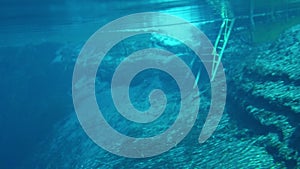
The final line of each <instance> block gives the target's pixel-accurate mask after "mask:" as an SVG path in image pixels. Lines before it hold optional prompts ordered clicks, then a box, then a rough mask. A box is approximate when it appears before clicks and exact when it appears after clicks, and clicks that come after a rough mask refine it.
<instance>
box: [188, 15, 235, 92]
mask: <svg viewBox="0 0 300 169" xmlns="http://www.w3.org/2000/svg"><path fill="white" fill-rule="evenodd" d="M234 22H235V19H227V18H225V19H223V23H222V25H221V28H220V31H219V34H218V37H217V39H216V42H215V45H214V49H213V52H212V55H213V60H212V74H211V81H213V80H214V79H215V76H216V74H217V70H218V67H219V65H220V62H221V59H222V57H223V54H224V51H225V48H226V46H227V43H228V40H229V37H230V34H231V31H232V28H233V25H234ZM193 64H194V60H193V61H192V65H193ZM200 74H201V69H200V70H199V72H198V74H197V76H196V79H195V83H194V88H195V87H196V86H197V84H198V81H199V79H200Z"/></svg>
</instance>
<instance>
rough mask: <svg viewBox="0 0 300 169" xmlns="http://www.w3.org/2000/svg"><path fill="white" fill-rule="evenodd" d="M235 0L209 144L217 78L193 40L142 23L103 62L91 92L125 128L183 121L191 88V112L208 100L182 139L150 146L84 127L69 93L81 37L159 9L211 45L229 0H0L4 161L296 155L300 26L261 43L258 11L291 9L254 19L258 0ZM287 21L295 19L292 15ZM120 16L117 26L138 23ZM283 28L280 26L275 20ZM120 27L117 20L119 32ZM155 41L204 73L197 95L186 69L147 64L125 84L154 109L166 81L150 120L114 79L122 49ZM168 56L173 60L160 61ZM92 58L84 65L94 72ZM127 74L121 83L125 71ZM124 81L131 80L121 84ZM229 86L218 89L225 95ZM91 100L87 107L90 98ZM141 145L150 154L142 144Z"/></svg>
mask: <svg viewBox="0 0 300 169" xmlns="http://www.w3.org/2000/svg"><path fill="white" fill-rule="evenodd" d="M230 3H231V5H232V6H233V8H237V7H240V8H237V9H238V10H233V11H234V12H235V14H236V16H237V19H236V22H235V25H234V26H233V28H232V34H231V36H230V40H229V42H228V45H227V46H226V48H225V51H224V52H225V53H224V56H223V59H222V63H223V68H222V69H220V70H222V71H223V72H224V75H226V80H224V81H217V82H218V83H217V84H219V83H221V84H223V83H224V84H226V85H227V93H226V92H225V95H226V98H227V100H226V102H225V103H224V105H225V109H224V110H223V111H221V113H223V114H222V117H221V119H220V121H218V119H217V120H216V121H218V123H217V124H218V126H216V130H215V131H214V133H213V134H212V136H211V137H209V139H208V140H207V141H206V142H204V143H203V144H199V142H198V139H199V135H200V133H201V129H203V128H204V127H203V124H204V123H205V121H206V118H207V117H208V114H209V113H208V112H209V110H210V109H209V108H210V107H212V102H211V101H210V100H211V99H212V98H213V97H214V95H213V92H211V89H213V87H214V86H213V84H214V82H211V81H210V78H211V77H210V70H206V67H205V65H206V64H208V63H211V62H212V61H206V60H201V59H199V58H198V57H197V52H195V51H193V50H192V49H190V48H189V46H188V45H186V43H187V41H180V40H178V39H176V38H172V37H168V36H166V35H160V34H156V33H149V32H146V31H145V32H146V33H145V34H141V35H136V36H132V37H129V38H127V39H124V40H122V41H121V42H119V43H118V44H117V45H115V46H113V48H111V49H110V50H109V52H108V53H106V55H105V58H104V59H103V61H102V63H101V64H100V66H99V67H100V68H98V69H97V74H96V80H95V82H94V84H95V97H96V101H97V104H98V108H99V109H101V110H102V112H103V116H104V119H105V120H107V122H108V124H109V125H110V126H112V127H113V128H114V129H116V131H118V132H120V133H122V134H123V135H127V136H130V137H135V138H136V137H137V138H147V137H154V136H155V135H158V134H162V133H164V132H166V131H168V128H170V127H172V125H173V124H174V123H175V124H176V123H177V121H176V118H178V117H179V113H178V112H179V111H180V110H181V108H182V107H183V105H181V101H182V100H184V99H190V97H191V100H188V102H189V103H190V105H189V106H187V107H188V108H187V109H188V110H187V113H190V112H189V108H191V111H192V109H193V107H195V105H198V104H199V103H200V107H199V108H198V109H197V112H196V113H198V115H197V116H196V117H195V119H194V120H195V123H194V125H192V126H190V127H191V130H189V132H188V133H181V134H179V135H184V134H186V136H185V137H184V138H182V140H179V142H176V145H175V146H174V147H171V148H170V150H168V151H164V152H163V153H161V154H160V153H159V154H157V155H155V156H151V157H147V158H127V157H123V156H119V155H118V153H113V152H108V151H106V150H105V148H103V147H100V146H98V145H97V144H96V143H95V142H97V141H95V140H93V139H91V136H90V135H88V134H87V133H86V132H85V130H84V129H85V127H83V126H82V125H80V123H81V124H82V121H80V118H78V114H76V113H78V112H77V111H76V109H75V108H74V107H76V106H74V102H73V101H74V98H73V97H72V96H74V88H75V87H74V86H75V84H74V81H73V80H74V79H73V78H74V74H73V73H74V72H73V71H74V67H75V64H76V63H77V62H76V61H77V58H78V56H79V55H80V51H81V50H82V49H83V47H84V45H85V43H86V42H87V40H88V39H89V38H90V36H92V35H93V34H94V33H95V32H96V31H97V30H98V29H99V28H101V27H102V26H104V25H105V24H108V23H110V22H111V21H113V20H115V19H118V18H120V17H123V16H127V15H129V14H135V13H141V12H162V13H165V14H170V15H173V16H176V17H180V18H182V19H184V20H186V21H187V22H189V23H191V25H193V26H195V28H198V29H199V30H201V31H202V32H203V33H204V34H205V36H206V37H207V38H208V39H207V40H209V41H210V43H211V44H210V45H211V47H212V46H213V45H214V44H215V42H216V41H217V40H216V39H217V37H218V34H219V30H220V26H221V24H222V21H223V19H224V18H222V15H221V13H222V9H225V8H226V5H224V4H227V1H218V0H215V1H204V0H203V1H199V0H188V1H179V0H171V1H163V0H150V1H134V0H129V1H121V0H112V1H107V2H105V1H98V0H88V1H34V0H30V1H26V2H25V1H24V2H23V1H18V0H13V1H8V0H4V1H1V2H0V14H1V15H0V19H1V22H0V77H1V83H0V94H1V99H0V106H1V108H2V111H1V112H0V131H1V136H0V146H1V147H0V149H1V151H0V169H2V168H3V169H19V168H25V169H27V168H67V169H68V168H271V167H273V168H297V167H299V165H300V157H299V155H298V153H299V149H300V148H299V147H300V145H299V142H300V139H299V138H300V137H299V121H300V116H299V110H300V108H299V103H300V102H299V100H300V96H299V77H300V76H298V75H299V70H298V67H299V64H300V62H299V52H300V51H299V50H298V47H299V41H300V33H299V32H300V29H299V28H298V27H299V26H298V27H297V26H296V27H295V28H293V29H291V30H289V31H288V32H286V33H284V31H282V32H281V35H278V38H276V40H275V41H274V40H272V41H266V42H263V43H259V44H257V43H255V42H253V41H252V40H253V38H255V37H253V36H255V33H254V32H255V30H258V29H259V28H260V27H262V26H261V25H262V23H265V24H269V25H271V24H273V20H272V19H274V18H273V17H275V21H274V22H277V21H280V23H281V22H282V20H284V19H283V18H285V17H286V15H284V16H283V14H282V12H278V13H276V14H275V16H273V17H272V16H270V17H268V16H267V15H261V17H260V15H259V16H258V18H256V20H255V21H256V24H257V25H256V26H257V29H255V28H253V25H252V24H251V20H250V18H249V16H250V14H249V13H250V12H249V10H250V7H248V6H249V3H250V1H247V2H246V1H245V2H242V1H236V2H230ZM230 3H229V2H228V4H229V6H230ZM293 3H297V2H296V1H295V2H293ZM219 6H222V7H223V8H219ZM294 6H295V5H294ZM263 9H264V8H261V7H260V8H259V9H257V10H256V12H258V13H260V14H264V13H267V12H269V11H268V10H266V11H264V10H263ZM228 10H229V9H228ZM275 11H276V8H275ZM278 11H282V9H280V10H278ZM254 12H255V11H254ZM299 13H300V12H299V10H297V9H296V8H295V9H294V8H293V9H292V10H291V11H289V12H286V14H287V15H289V17H290V18H292V19H293V21H294V20H297V17H298V16H299ZM152 19H153V23H136V24H137V25H143V24H144V25H147V24H149V25H151V24H154V23H156V22H157V23H171V21H170V20H166V21H164V20H163V19H164V18H160V17H157V18H156V17H154V18H152ZM276 19H277V20H276ZM287 20H288V19H287ZM283 23H286V24H287V25H288V24H289V23H288V21H284V22H283ZM179 25H180V24H179ZM294 25H296V24H294ZM122 26H123V25H120V30H121V32H122V31H124V32H134V30H130V29H123V27H122ZM125 26H126V24H125ZM127 26H128V25H127ZM130 26H132V27H134V26H135V25H130ZM130 26H129V27H130ZM167 27H171V26H170V25H168V26H167ZM161 29H163V28H159V30H161ZM275 29H279V28H277V27H276V28H275V26H274V30H275ZM272 30H273V29H272ZM272 30H270V32H271V31H272ZM177 31H178V35H183V36H182V37H186V38H187V39H188V41H189V38H190V39H191V40H190V41H192V39H193V38H195V37H196V36H194V35H193V34H192V35H191V34H189V31H187V30H185V29H178V30H177ZM274 32H275V31H274ZM116 34H117V35H118V32H117V31H116V32H113V34H112V36H117V35H116ZM205 42H206V41H205ZM107 44H109V41H108V42H107ZM193 45H195V46H196V47H199V45H200V47H201V49H202V50H201V52H203V50H204V51H205V50H206V48H208V46H210V45H207V44H206V43H203V41H201V42H199V44H198V43H193ZM197 45H198V46H197ZM101 47H103V48H104V47H105V45H104V46H101ZM147 48H156V49H161V50H167V51H170V52H172V53H174V54H176V57H178V58H180V60H181V61H182V63H184V64H186V65H187V67H188V68H189V69H190V70H191V73H192V74H193V75H194V76H195V78H196V79H198V80H197V82H198V83H196V86H198V89H197V91H198V92H199V93H200V98H199V100H197V99H195V98H196V96H195V95H192V96H190V95H187V96H184V97H183V96H182V94H181V93H180V92H181V91H180V90H181V89H182V88H180V85H179V84H178V83H177V82H178V81H176V78H174V77H172V75H170V74H168V73H167V72H166V71H162V70H158V69H155V68H151V69H146V70H143V71H141V72H139V73H137V74H136V76H134V78H133V79H132V81H131V82H130V86H129V92H128V93H129V94H128V95H129V98H130V101H131V102H132V105H133V107H134V108H136V109H137V110H139V111H146V112H147V111H148V110H149V108H150V107H151V101H150V100H149V95H150V93H151V91H152V90H153V89H160V90H161V91H163V92H164V94H165V96H166V100H167V103H166V106H165V109H164V111H163V113H162V115H161V116H160V117H159V118H157V119H155V120H154V121H152V122H150V123H147V124H145V123H139V122H132V121H131V120H128V119H126V117H124V115H123V116H122V115H121V114H119V112H118V109H117V107H116V105H114V104H115V103H114V101H113V99H114V98H113V96H112V90H113V89H112V88H113V87H112V86H111V83H112V81H113V80H112V79H113V76H114V72H115V71H116V69H117V68H118V66H119V65H120V64H121V63H122V61H124V60H126V58H128V56H129V55H131V54H133V53H134V52H136V51H139V50H143V49H147ZM209 54H211V53H209ZM145 56H146V57H148V55H146V54H145ZM91 57H92V54H91ZM149 57H150V58H155V57H157V56H156V55H149ZM170 60H172V59H170ZM158 62H160V60H158ZM165 62H166V63H167V62H168V61H164V62H163V61H162V62H161V63H165ZM94 63H95V62H92V63H91V64H92V65H93V64H94ZM146 63H147V62H144V63H143V64H145V65H146ZM209 65H210V64H209ZM172 66H174V65H171V66H170V69H175V70H181V69H182V70H183V68H181V67H177V65H175V66H174V67H175V68H174V67H172ZM89 70H91V69H86V71H87V72H88V71H89ZM125 72H126V71H125ZM179 72H180V71H179ZM129 73H130V71H128V74H129ZM198 73H199V78H197V74H198ZM87 74H88V73H87ZM83 75H86V74H84V73H83ZM181 78H183V77H181ZM185 78H186V77H185ZM183 79H184V78H183ZM194 80H195V79H194ZM87 81H88V80H87ZM124 81H125V80H124ZM72 82H73V83H72ZM122 82H123V81H122ZM78 84H79V83H78ZM184 84H186V86H188V80H186V79H184ZM72 85H73V86H72ZM119 85H120V86H118V87H120V88H121V87H123V83H121V84H119ZM72 87H73V90H72ZM83 90H84V89H80V90H79V91H83ZM119 90H120V92H122V91H123V89H122V88H121V89H119ZM195 90H196V89H195ZM222 91H225V90H222ZM188 93H189V92H188ZM223 94H224V93H217V94H216V95H217V96H219V97H221V96H222V95H223ZM123 100H125V98H123ZM123 100H121V103H119V104H122V101H123ZM195 100H196V101H195ZM154 101H157V102H159V104H158V106H161V105H162V103H161V100H155V99H154ZM220 105H221V104H220ZM220 105H217V107H218V106H220ZM213 106H216V105H213ZM221 106H222V105H221ZM89 108H90V107H88V109H85V111H86V112H89V111H91V110H92V109H89ZM77 110H78V109H77ZM192 115H193V113H190V114H187V116H190V117H188V118H187V119H188V122H182V123H180V125H179V126H180V127H179V128H178V130H179V131H181V130H180V129H182V128H183V129H184V128H187V126H189V123H190V122H191V121H193V120H192V119H193V117H192ZM90 119H93V118H90ZM189 120H190V121H189ZM212 128H213V127H212ZM174 132H175V133H176V130H175V131H174ZM111 136H112V133H107V132H106V133H101V135H100V136H99V137H100V138H101V139H104V140H105V139H106V138H110V139H108V141H107V142H108V143H106V144H110V143H111V142H112V140H111ZM168 136H169V137H168V138H169V139H173V137H175V136H173V135H172V134H170V135H168ZM176 136H178V135H176ZM166 141H167V139H166V140H163V141H160V142H159V144H155V145H149V146H148V145H144V146H146V147H147V146H148V148H149V149H151V148H153V151H154V150H156V149H155V148H157V147H158V149H163V147H164V146H165V145H167V144H165V142H166ZM169 143H170V144H171V142H169ZM124 144H125V143H124ZM125 145H127V144H125ZM122 148H123V149H124V151H125V152H128V151H131V150H129V147H126V146H124V147H122ZM127 148H128V150H127ZM123 149H122V151H123ZM120 151H121V150H120ZM134 154H138V155H139V156H141V157H142V156H143V152H136V153H134Z"/></svg>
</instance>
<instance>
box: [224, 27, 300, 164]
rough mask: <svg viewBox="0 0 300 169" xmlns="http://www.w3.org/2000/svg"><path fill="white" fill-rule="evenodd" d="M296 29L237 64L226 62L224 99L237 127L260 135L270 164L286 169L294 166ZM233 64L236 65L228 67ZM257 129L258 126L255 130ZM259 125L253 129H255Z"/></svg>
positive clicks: (299, 92)
mask: <svg viewBox="0 0 300 169" xmlns="http://www.w3.org/2000/svg"><path fill="white" fill-rule="evenodd" d="M299 47H300V25H298V26H295V27H293V28H291V29H289V30H287V31H286V32H285V33H283V34H282V35H281V36H280V38H279V39H278V40H277V41H275V42H272V43H271V44H268V45H262V46H258V47H256V50H255V52H252V53H251V54H246V56H247V57H248V59H244V60H242V59H240V60H237V59H235V57H234V54H230V55H232V56H231V57H228V58H227V59H226V61H225V62H226V63H227V65H228V67H230V68H229V69H228V70H229V71H228V75H229V76H228V77H229V84H230V85H228V86H229V89H230V90H229V91H230V98H231V99H232V100H233V102H234V103H235V104H238V107H239V110H237V109H236V108H233V107H232V106H230V107H231V109H232V110H233V111H234V112H235V113H233V114H231V116H232V117H234V118H235V119H236V120H238V121H239V122H240V123H242V122H241V119H247V122H245V125H243V127H245V128H248V129H250V130H251V131H253V132H254V133H255V134H258V135H261V136H262V137H261V138H260V140H261V143H260V144H261V146H264V147H266V150H267V152H268V153H269V154H271V155H272V156H273V158H274V159H275V161H276V163H283V164H284V165H285V166H286V167H288V168H294V167H296V166H299V165H300V158H299V148H297V147H298V146H299V144H298V145H295V144H294V143H296V142H298V143H299V142H300V138H299V134H297V130H299V124H300V123H299V122H300V114H299V113H300V71H299V66H300V57H299V54H300V48H299ZM232 63H237V64H232ZM258 124H259V125H258ZM258 126H259V127H258Z"/></svg>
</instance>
